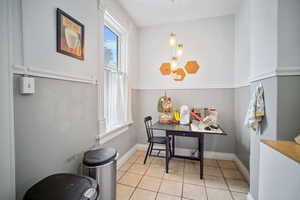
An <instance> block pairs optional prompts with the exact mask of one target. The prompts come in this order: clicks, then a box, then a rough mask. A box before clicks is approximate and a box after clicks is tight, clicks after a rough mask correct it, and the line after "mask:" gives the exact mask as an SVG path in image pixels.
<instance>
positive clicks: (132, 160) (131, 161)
mask: <svg viewBox="0 0 300 200" xmlns="http://www.w3.org/2000/svg"><path fill="white" fill-rule="evenodd" d="M137 159H138V157H137V156H131V157H130V158H129V159H128V160H127V163H134V162H135V161H136V160H137Z"/></svg>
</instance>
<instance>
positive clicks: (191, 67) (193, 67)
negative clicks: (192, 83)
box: [184, 61, 200, 74]
mask: <svg viewBox="0 0 300 200" xmlns="http://www.w3.org/2000/svg"><path fill="white" fill-rule="evenodd" d="M184 68H185V70H186V71H187V73H189V74H195V73H197V71H198V70H199V68H200V66H199V64H198V63H197V61H188V62H187V63H186V65H185V66H184Z"/></svg>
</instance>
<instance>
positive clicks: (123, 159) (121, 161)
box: [117, 145, 137, 169]
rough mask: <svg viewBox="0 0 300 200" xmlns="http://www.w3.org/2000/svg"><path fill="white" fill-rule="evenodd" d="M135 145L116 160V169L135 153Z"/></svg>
mask: <svg viewBox="0 0 300 200" xmlns="http://www.w3.org/2000/svg"><path fill="white" fill-rule="evenodd" d="M136 150H137V145H134V146H133V147H132V148H131V149H129V151H127V152H126V153H125V154H124V155H123V156H122V157H120V158H119V159H118V162H117V169H119V168H120V167H121V166H122V165H123V164H124V163H126V161H127V160H128V159H129V158H130V157H131V156H132V155H133V154H134V153H135V152H136Z"/></svg>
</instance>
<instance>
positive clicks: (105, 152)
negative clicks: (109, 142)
mask: <svg viewBox="0 0 300 200" xmlns="http://www.w3.org/2000/svg"><path fill="white" fill-rule="evenodd" d="M116 156H117V151H116V150H115V149H113V148H99V149H96V150H91V151H87V152H85V153H84V157H83V164H84V165H85V166H88V167H97V166H101V165H105V164H107V163H109V162H111V161H113V160H114V159H115V158H116Z"/></svg>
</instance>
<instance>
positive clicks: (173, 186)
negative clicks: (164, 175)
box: [159, 180, 182, 196]
mask: <svg viewBox="0 0 300 200" xmlns="http://www.w3.org/2000/svg"><path fill="white" fill-rule="evenodd" d="M159 192H161V193H165V194H170V195H175V196H181V193H182V183H179V182H175V181H166V180H163V182H162V183H161V186H160V189H159Z"/></svg>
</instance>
